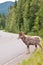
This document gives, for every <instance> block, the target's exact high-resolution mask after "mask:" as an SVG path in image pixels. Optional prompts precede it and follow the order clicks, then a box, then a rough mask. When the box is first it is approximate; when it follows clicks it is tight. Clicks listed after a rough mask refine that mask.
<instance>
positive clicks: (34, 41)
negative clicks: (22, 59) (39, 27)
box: [26, 36, 41, 45]
mask: <svg viewBox="0 0 43 65" xmlns="http://www.w3.org/2000/svg"><path fill="white" fill-rule="evenodd" d="M40 42H41V38H40V37H39V36H28V37H26V43H27V44H32V45H34V44H39V43H40Z"/></svg>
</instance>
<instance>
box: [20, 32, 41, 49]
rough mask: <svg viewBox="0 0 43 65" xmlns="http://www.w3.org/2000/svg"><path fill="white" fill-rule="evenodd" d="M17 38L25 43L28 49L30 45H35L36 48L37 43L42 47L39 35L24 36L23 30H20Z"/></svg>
mask: <svg viewBox="0 0 43 65" xmlns="http://www.w3.org/2000/svg"><path fill="white" fill-rule="evenodd" d="M19 38H20V39H21V40H22V41H23V42H24V43H25V44H26V45H27V48H28V49H29V46H30V45H35V47H36V48H37V45H38V46H39V47H40V48H41V49H42V46H41V45H40V42H41V38H40V37H39V36H26V35H25V34H24V32H20V33H19Z"/></svg>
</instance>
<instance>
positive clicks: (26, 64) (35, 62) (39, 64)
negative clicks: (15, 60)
mask: <svg viewBox="0 0 43 65" xmlns="http://www.w3.org/2000/svg"><path fill="white" fill-rule="evenodd" d="M42 46H43V39H42ZM19 65H43V53H42V52H41V49H40V48H39V49H37V50H36V51H35V52H34V53H33V54H32V55H31V56H30V58H29V59H28V60H23V61H22V63H21V64H19Z"/></svg>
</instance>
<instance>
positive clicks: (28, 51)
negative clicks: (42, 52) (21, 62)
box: [27, 45, 30, 54]
mask: <svg viewBox="0 0 43 65" xmlns="http://www.w3.org/2000/svg"><path fill="white" fill-rule="evenodd" d="M29 53H30V50H29V45H27V54H29Z"/></svg>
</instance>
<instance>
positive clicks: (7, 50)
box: [0, 30, 35, 65]
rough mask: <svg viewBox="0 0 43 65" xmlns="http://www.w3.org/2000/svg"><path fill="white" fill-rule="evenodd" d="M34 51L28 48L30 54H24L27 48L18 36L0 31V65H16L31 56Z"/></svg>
mask: <svg viewBox="0 0 43 65" xmlns="http://www.w3.org/2000/svg"><path fill="white" fill-rule="evenodd" d="M34 50H35V47H34V46H30V54H28V55H27V54H26V53H25V52H27V47H26V45H25V44H24V43H23V42H22V40H21V39H19V40H18V34H13V33H8V32H4V31H1V30H0V65H17V64H15V62H17V63H18V62H19V61H21V60H23V59H25V58H27V57H29V56H30V55H31V53H33V52H34Z"/></svg>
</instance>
